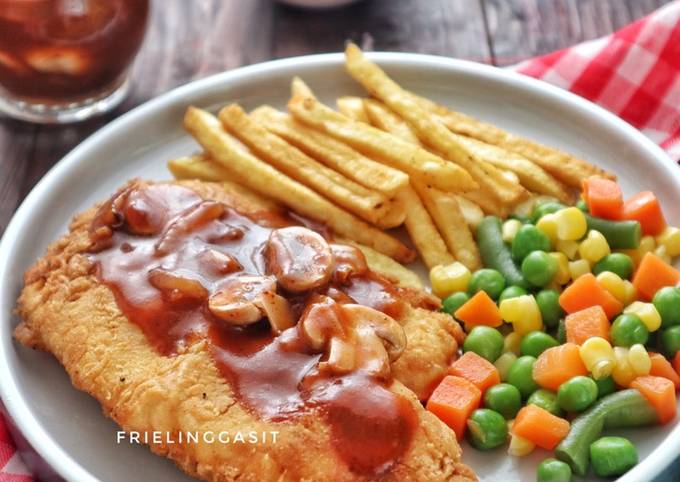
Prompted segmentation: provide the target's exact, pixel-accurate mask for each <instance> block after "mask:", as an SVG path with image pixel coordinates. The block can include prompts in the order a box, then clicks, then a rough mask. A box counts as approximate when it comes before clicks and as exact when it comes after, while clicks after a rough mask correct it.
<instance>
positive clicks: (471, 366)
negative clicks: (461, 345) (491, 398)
mask: <svg viewBox="0 0 680 482" xmlns="http://www.w3.org/2000/svg"><path fill="white" fill-rule="evenodd" d="M449 374H450V375H454V376H458V377H462V378H465V379H466V380H467V381H468V382H472V383H473V384H474V385H475V386H476V387H477V388H479V389H480V390H481V391H482V393H483V392H485V391H486V389H487V388H489V387H491V386H493V385H497V384H499V383H500V382H501V377H500V375H499V374H498V370H497V369H496V367H495V366H494V365H493V363H491V362H489V361H488V360H487V359H485V358H482V357H481V356H479V355H477V354H476V353H475V352H473V351H467V352H465V353H464V354H463V356H462V357H460V358H459V359H458V360H456V361H455V362H454V363H453V364H452V365H451V367H450V368H449Z"/></svg>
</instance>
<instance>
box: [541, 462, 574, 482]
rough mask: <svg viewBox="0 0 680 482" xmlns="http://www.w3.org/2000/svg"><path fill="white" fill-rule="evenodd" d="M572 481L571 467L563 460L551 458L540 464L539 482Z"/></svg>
mask: <svg viewBox="0 0 680 482" xmlns="http://www.w3.org/2000/svg"><path fill="white" fill-rule="evenodd" d="M570 480H571V467H569V465H567V464H565V463H564V462H562V461H561V460H557V459H554V458H549V459H545V460H544V461H543V462H541V463H540V464H538V470H537V471H536V481H537V482H569V481H570Z"/></svg>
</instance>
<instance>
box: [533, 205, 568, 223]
mask: <svg viewBox="0 0 680 482" xmlns="http://www.w3.org/2000/svg"><path fill="white" fill-rule="evenodd" d="M565 207H566V206H565V205H564V204H561V203H559V202H557V201H543V202H541V203H538V204H537V205H536V206H535V207H534V210H533V211H532V212H531V222H532V223H534V224H536V223H537V222H538V220H539V219H541V218H542V217H543V216H545V215H546V214H552V213H556V212H557V211H559V210H560V209H564V208H565Z"/></svg>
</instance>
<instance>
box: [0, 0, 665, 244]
mask: <svg viewBox="0 0 680 482" xmlns="http://www.w3.org/2000/svg"><path fill="white" fill-rule="evenodd" d="M668 1H669V0H363V1H361V2H358V3H356V4H354V5H351V6H349V7H345V8H341V9H337V10H330V11H323V12H318V11H317V12H315V11H307V10H298V9H294V8H290V7H285V6H282V5H279V4H276V3H274V2H272V1H271V0H156V1H154V3H153V13H152V18H151V21H150V25H149V31H148V33H147V37H146V40H145V43H144V46H143V48H142V51H141V53H140V55H139V57H138V58H137V61H136V63H135V65H134V67H133V69H132V74H131V75H132V92H131V94H130V96H129V97H128V99H127V100H126V101H125V102H124V104H123V105H122V106H121V107H119V108H118V109H117V110H116V111H115V112H113V113H111V114H109V115H106V116H104V117H101V118H98V119H95V120H91V121H88V122H84V123H81V124H77V125H71V126H39V125H32V124H26V123H22V122H17V121H12V120H7V119H2V120H0V234H2V233H3V232H4V230H5V228H6V226H7V224H8V222H9V220H10V218H11V216H12V214H13V213H14V211H15V210H16V208H17V207H18V205H19V203H20V202H21V200H22V199H23V198H24V197H25V196H26V194H28V192H29V191H30V190H31V188H32V187H33V186H34V185H35V183H36V182H37V181H38V180H39V179H40V178H41V177H42V176H43V175H44V174H45V173H46V172H47V171H48V170H49V169H50V168H51V167H52V166H53V165H54V164H55V163H56V162H57V161H58V160H59V159H60V158H61V157H62V156H63V155H64V154H66V153H67V152H68V151H70V150H71V149H72V148H73V147H75V146H76V145H77V144H78V143H79V142H80V141H82V140H83V139H84V138H85V137H87V136H88V135H89V134H91V133H92V132H94V131H95V130H97V129H98V128H100V127H101V126H103V125H104V124H106V123H107V122H109V121H111V119H113V118H114V117H116V116H118V115H120V114H121V113H123V112H125V111H126V110H129V109H130V108H132V107H134V106H136V105H138V104H140V103H142V102H144V101H146V100H148V99H149V98H151V97H154V96H156V95H158V94H160V93H162V92H165V91H167V90H169V89H172V88H173V87H176V86H178V85H181V84H184V83H186V82H189V81H191V80H194V79H197V78H201V77H205V76H207V75H211V74H214V73H216V72H222V71H224V70H228V69H232V68H235V67H238V66H240V65H246V64H251V63H256V62H262V61H265V60H269V59H274V58H280V57H288V56H294V55H304V54H312V53H319V52H333V51H340V50H342V48H343V45H344V43H345V41H346V40H348V39H352V40H354V41H355V42H358V43H359V44H360V45H362V46H363V47H364V48H366V49H373V50H391V51H404V52H422V53H427V54H436V55H445V56H450V57H458V58H464V59H471V60H476V61H479V62H485V63H491V64H494V65H500V66H503V65H509V64H512V63H515V62H518V61H520V60H522V59H525V58H528V57H532V56H535V55H539V54H544V53H548V52H550V51H553V50H556V49H559V48H562V47H566V46H569V45H572V44H574V43H577V42H581V41H583V40H587V39H592V38H596V37H599V36H602V35H605V34H608V33H610V32H612V31H613V30H616V29H618V28H620V27H622V26H624V25H626V24H628V23H630V22H632V21H633V20H635V19H637V18H640V17H642V16H644V15H646V14H647V13H649V12H651V11H653V10H655V9H656V8H658V7H660V6H661V5H663V4H665V3H668Z"/></svg>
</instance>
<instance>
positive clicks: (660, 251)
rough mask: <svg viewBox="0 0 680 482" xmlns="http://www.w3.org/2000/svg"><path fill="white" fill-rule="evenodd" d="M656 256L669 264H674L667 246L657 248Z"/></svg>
mask: <svg viewBox="0 0 680 482" xmlns="http://www.w3.org/2000/svg"><path fill="white" fill-rule="evenodd" d="M654 254H655V255H657V256H658V257H659V258H661V259H663V260H664V261H665V262H666V263H668V264H671V263H672V262H673V260H672V259H671V257H670V255H669V254H668V250H667V249H666V246H664V245H663V244H662V245H661V246H657V247H656V249H655V250H654Z"/></svg>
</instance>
